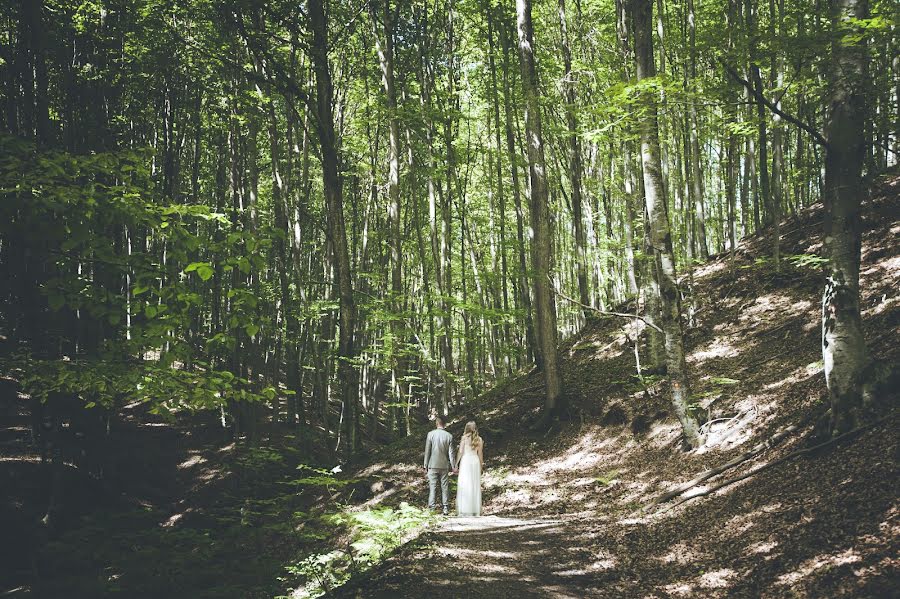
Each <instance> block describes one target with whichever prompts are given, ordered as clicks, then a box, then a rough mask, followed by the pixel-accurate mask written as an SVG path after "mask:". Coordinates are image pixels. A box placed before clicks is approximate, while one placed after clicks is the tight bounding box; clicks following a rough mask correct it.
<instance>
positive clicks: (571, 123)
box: [558, 0, 591, 318]
mask: <svg viewBox="0 0 900 599" xmlns="http://www.w3.org/2000/svg"><path fill="white" fill-rule="evenodd" d="M558 7H559V8H558V12H559V30H560V40H561V45H562V55H563V67H564V69H565V82H564V85H565V100H566V129H567V141H568V146H569V185H570V186H571V188H572V223H573V225H574V229H575V270H576V275H577V277H578V301H580V302H581V303H582V304H583V305H584V306H590V305H591V294H590V291H589V290H588V275H587V263H586V262H587V256H586V248H587V238H586V237H585V232H584V209H583V208H582V190H581V179H582V172H583V171H584V167H583V166H582V161H581V140H580V139H579V137H578V120H577V117H576V115H575V75H574V74H573V73H572V49H571V47H570V46H569V32H568V27H567V23H566V0H559V3H558ZM582 310H583V311H584V316H585V318H587V317H588V315H589V314H590V308H588V307H585V308H582Z"/></svg>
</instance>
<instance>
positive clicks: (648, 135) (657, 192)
mask: <svg viewBox="0 0 900 599" xmlns="http://www.w3.org/2000/svg"><path fill="white" fill-rule="evenodd" d="M632 11H633V13H632V17H633V19H634V40H635V45H634V47H635V64H636V68H637V79H638V81H642V80H644V79H649V78H652V77H654V76H655V75H656V69H655V66H654V63H653V36H652V31H651V23H652V14H653V0H632ZM644 102H645V106H646V108H647V110H646V113H645V115H644V119H643V121H642V123H641V155H642V156H643V164H644V193H645V202H646V204H647V214H648V217H649V220H650V242H651V244H652V247H653V253H654V256H655V262H656V265H657V268H658V272H659V288H660V289H659V297H660V303H661V314H662V319H661V320H662V328H663V330H664V331H665V337H666V361H667V371H668V376H669V382H670V386H671V392H672V406H673V408H674V410H675V414H676V416H677V417H678V420H679V421H680V422H681V426H682V429H683V430H684V435H685V438H686V439H687V442H688V443H689V444H690V445H691V447H697V446H698V445H700V443H701V439H700V434H699V424H698V422H697V419H696V417H695V416H694V414H693V413H692V411H691V407H690V401H691V400H690V384H689V379H688V375H687V365H686V363H685V359H684V336H683V333H682V329H681V306H680V298H679V291H678V282H677V277H676V272H675V256H674V254H673V251H672V235H671V232H670V229H669V219H668V215H667V213H666V194H665V188H664V186H663V181H662V172H661V165H660V155H659V130H658V124H657V108H656V98H655V97H654V96H653V95H652V94H647V95H646V96H645V98H644Z"/></svg>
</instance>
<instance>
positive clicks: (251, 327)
mask: <svg viewBox="0 0 900 599" xmlns="http://www.w3.org/2000/svg"><path fill="white" fill-rule="evenodd" d="M244 330H245V331H246V332H247V335H248V336H249V337H253V336H254V335H256V334H257V333H258V332H259V327H258V326H257V325H255V324H248V325H247V326H245V327H244Z"/></svg>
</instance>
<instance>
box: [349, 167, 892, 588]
mask: <svg viewBox="0 0 900 599" xmlns="http://www.w3.org/2000/svg"><path fill="white" fill-rule="evenodd" d="M873 195H874V196H875V197H874V198H873V199H872V200H871V201H869V202H867V203H866V204H865V208H864V230H865V236H864V244H863V254H862V261H863V268H862V275H861V287H862V290H863V297H862V306H863V309H864V313H863V318H864V322H865V327H866V335H867V339H868V342H869V345H870V348H871V350H872V351H873V353H874V355H875V356H877V357H879V358H880V359H882V360H884V361H886V362H888V363H890V364H897V363H898V358H900V343H898V342H897V340H898V339H900V291H898V285H897V282H898V280H900V201H898V195H900V179H898V178H893V179H889V180H886V181H884V182H882V183H881V184H880V186H879V187H878V188H877V189H876V192H875V193H874V194H873ZM821 213H822V208H821V206H820V205H819V206H813V207H811V208H810V209H808V210H806V211H804V212H803V213H801V214H799V215H797V216H796V217H795V218H791V219H788V220H787V221H786V222H785V223H783V225H782V231H783V235H784V237H783V242H782V252H783V254H784V255H785V256H787V257H788V258H787V259H786V260H785V261H784V264H783V267H782V270H781V272H780V273H779V274H776V273H775V272H774V268H773V267H772V265H771V264H770V263H768V261H766V260H765V259H764V258H763V257H764V256H766V255H768V251H767V250H768V245H767V244H768V242H769V240H768V239H767V238H766V237H764V236H757V237H752V238H748V239H745V240H744V241H743V242H742V243H741V245H740V248H739V251H738V252H737V255H736V257H735V260H734V261H733V262H730V261H729V259H728V257H727V256H720V257H716V258H713V259H712V260H711V261H710V262H708V263H707V264H705V265H703V266H702V267H701V268H698V269H697V270H696V271H695V272H694V289H693V294H694V295H693V298H692V299H693V302H692V303H693V305H694V316H693V318H694V322H693V323H691V325H692V326H689V327H688V328H687V330H686V335H687V347H688V349H689V352H690V353H689V357H688V364H689V368H690V371H691V375H692V377H693V381H694V394H695V396H696V397H699V398H701V400H702V402H703V404H704V406H705V407H707V408H708V409H709V411H710V413H711V417H712V418H713V420H714V421H713V422H712V423H711V425H709V427H710V435H709V442H708V443H707V446H706V447H705V448H703V449H702V450H700V451H695V452H690V453H684V452H682V451H681V449H680V441H679V437H680V432H679V428H678V425H677V422H676V421H675V420H674V419H673V418H672V417H671V416H670V415H669V410H668V406H667V399H666V397H665V394H664V392H663V386H662V384H660V382H659V381H658V380H655V379H650V380H649V381H645V384H641V382H640V381H638V380H637V379H636V378H635V377H633V376H632V374H633V373H634V372H635V369H634V357H633V351H632V348H631V346H630V345H629V343H628V340H627V337H626V335H625V332H626V330H627V328H628V327H630V326H631V325H627V324H626V323H625V321H622V320H610V319H604V320H602V321H599V322H595V323H593V324H591V325H590V326H588V327H587V328H586V330H584V331H583V333H582V334H581V335H580V336H579V337H578V338H577V339H572V340H569V341H568V342H567V343H566V344H565V345H564V346H563V348H562V350H563V356H564V360H563V368H564V373H565V380H566V383H567V385H568V389H569V393H570V397H571V400H572V418H571V419H570V420H569V421H567V422H564V423H563V424H562V425H560V426H559V427H557V428H555V429H553V430H551V431H550V432H549V433H546V434H544V433H536V432H533V431H532V430H531V424H532V423H534V422H535V421H536V420H537V417H538V413H539V410H540V406H541V403H542V397H541V391H542V387H541V379H540V375H539V373H535V372H532V373H529V374H526V375H523V376H521V377H519V378H516V379H513V380H510V381H508V382H507V383H506V384H503V385H500V386H498V387H497V388H495V389H493V390H491V391H489V392H488V393H485V394H484V395H483V396H482V397H481V398H480V399H479V401H478V402H477V403H476V404H475V405H471V406H467V407H466V408H465V409H464V411H463V412H461V413H456V414H454V420H453V421H452V422H451V424H450V426H449V429H450V430H451V432H453V433H454V435H455V436H457V437H458V435H459V434H460V433H461V431H462V427H463V425H464V423H465V421H467V420H469V419H472V418H474V419H476V420H478V421H479V423H480V426H481V429H482V434H483V436H484V437H485V440H486V445H487V447H486V472H485V476H484V481H483V484H484V490H485V513H486V514H487V515H488V516H489V517H487V518H483V519H482V520H481V521H479V522H472V521H469V520H465V519H452V518H451V519H450V520H449V521H447V522H446V523H444V524H443V525H441V526H439V527H438V528H436V529H433V530H431V531H429V532H427V533H426V534H423V535H421V536H420V537H419V538H418V539H416V540H415V541H413V542H412V543H410V544H408V545H407V546H405V547H404V548H402V549H401V550H400V551H399V552H398V553H397V554H396V555H395V556H394V557H392V558H391V559H389V560H388V561H387V562H385V563H384V564H382V565H381V566H379V567H377V568H375V569H374V570H373V571H371V572H370V573H369V574H367V575H365V576H363V577H360V578H358V579H355V580H353V581H351V582H350V583H349V584H347V585H345V586H344V587H341V588H340V589H338V590H337V591H336V592H334V593H333V594H332V595H333V596H335V597H345V596H347V597H349V596H354V597H393V596H429V597H459V596H462V595H463V594H467V593H469V592H476V593H478V594H479V595H480V596H487V597H507V596H515V595H519V596H534V597H566V596H571V597H587V596H597V597H644V596H651V597H669V596H672V597H677V596H703V597H717V596H722V597H724V596H728V597H732V596H739V597H741V596H747V597H756V596H771V597H781V596H789V597H794V596H801V597H851V596H852V597H884V596H890V595H893V594H896V593H898V592H900V578H898V559H897V555H898V548H900V547H898V541H900V522H898V515H900V511H898V510H900V503H898V497H900V478H898V476H897V474H898V472H897V457H898V438H900V436H898V434H897V433H898V432H900V426H898V419H897V418H896V413H895V408H896V404H897V395H896V392H895V393H894V394H893V395H887V396H884V397H882V398H881V401H882V402H883V404H884V414H885V417H884V418H883V419H882V420H881V421H880V422H879V423H878V424H876V425H875V426H873V427H870V428H868V429H866V430H864V431H861V432H860V433H858V434H855V435H851V436H850V437H848V438H846V439H843V440H841V441H840V442H837V443H834V444H831V445H828V446H826V447H823V448H821V449H818V450H815V451H808V452H806V453H804V454H801V455H797V456H792V454H793V452H796V451H797V450H800V449H804V448H807V449H808V448H810V447H812V446H813V445H814V444H815V443H817V441H814V440H813V438H812V432H813V430H812V429H813V424H812V423H813V422H814V421H815V420H816V418H817V417H818V416H820V415H821V414H822V413H823V412H824V409H825V407H826V395H825V383H824V376H823V373H822V365H821V352H820V347H819V335H820V331H819V326H820V325H819V322H820V321H819V318H820V313H819V310H820V308H819V306H820V303H819V302H820V294H821V290H822V276H821V272H820V268H819V267H818V266H817V265H816V255H817V254H819V253H820V251H821V247H820V242H819V241H818V239H819V237H820V234H819V231H821ZM791 425H794V426H796V430H791V429H788V430H787V431H785V429H786V427H789V426H791ZM782 431H784V433H783V434H780V433H781V432H782ZM422 435H424V431H423V433H422ZM773 437H775V438H776V439H779V438H781V439H783V440H781V442H779V443H777V444H774V446H773V447H771V448H767V449H765V450H764V451H762V452H760V453H759V454H757V455H756V456H755V457H754V458H753V459H750V460H748V461H746V462H744V463H742V464H740V465H738V466H737V467H735V468H733V469H730V470H728V471H726V472H724V473H723V474H721V475H719V476H716V477H712V478H710V479H709V480H708V481H706V482H704V483H703V484H702V485H699V486H696V487H694V488H693V489H691V490H690V491H689V492H688V496H690V495H691V494H692V493H694V494H697V493H701V496H698V497H696V498H694V499H688V498H687V497H685V496H682V497H681V498H680V499H676V500H674V501H672V502H669V503H666V504H663V505H660V506H653V505H652V502H653V500H654V499H655V498H657V497H659V496H660V494H661V493H663V492H664V491H666V490H667V489H669V488H671V487H672V486H674V485H675V484H677V483H681V482H685V481H688V480H690V479H692V478H693V477H694V476H696V475H697V474H699V473H701V472H703V471H704V470H706V469H708V468H711V467H715V466H718V465H721V464H724V463H726V462H728V461H729V460H731V459H733V458H735V457H736V456H739V455H741V454H743V453H744V452H747V451H748V450H749V449H750V448H752V447H754V446H756V445H757V444H759V443H761V442H764V441H767V440H771V439H772V438H773ZM420 445H421V439H420V438H411V439H408V440H406V441H404V442H401V443H399V444H396V445H394V446H391V447H389V448H387V449H385V450H383V451H381V452H380V453H379V454H378V455H377V456H376V458H375V460H374V461H373V462H371V463H369V464H366V465H364V466H362V467H361V468H360V469H359V470H358V471H357V472H356V473H355V476H359V477H362V478H363V480H364V481H366V484H364V485H357V486H356V487H355V489H356V490H357V491H359V490H362V493H361V494H360V493H356V495H355V497H356V498H357V499H359V498H363V499H365V500H366V501H364V502H363V503H360V504H359V507H360V508H364V507H371V506H375V505H381V504H398V503H399V502H401V501H409V502H410V503H416V504H422V503H423V501H424V499H425V495H426V492H427V484H426V482H425V480H424V478H423V477H422V476H421V470H420V465H419V461H420V459H421V458H420V455H421V454H420V451H421V448H420ZM782 458H786V459H784V461H781V462H778V460H779V459H782ZM766 465H771V467H769V468H767V469H766V470H765V471H764V472H760V473H759V474H753V472H754V471H755V470H756V469H758V468H761V467H763V466H766ZM741 475H747V476H746V477H745V478H744V479H743V480H741V481H739V482H736V483H735V484H730V485H727V486H725V487H723V488H722V489H720V490H718V491H715V492H712V493H709V494H707V495H702V493H703V492H704V491H708V490H709V488H710V487H712V486H714V485H717V484H719V483H721V482H722V481H725V480H728V479H731V478H733V477H738V476H741ZM703 485H706V486H705V487H704V486H703ZM348 499H351V498H350V497H348ZM351 500H352V499H351ZM673 506H674V507H673Z"/></svg>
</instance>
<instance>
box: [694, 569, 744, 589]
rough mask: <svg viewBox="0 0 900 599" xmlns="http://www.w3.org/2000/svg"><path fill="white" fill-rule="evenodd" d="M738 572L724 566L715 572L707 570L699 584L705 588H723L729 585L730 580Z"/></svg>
mask: <svg viewBox="0 0 900 599" xmlns="http://www.w3.org/2000/svg"><path fill="white" fill-rule="evenodd" d="M736 574H737V573H736V572H735V571H734V570H732V569H731V568H722V569H721V570H716V571H715V572H706V573H704V574H703V575H702V576H700V581H699V584H700V586H701V587H703V588H704V589H721V588H722V587H725V586H727V585H728V581H729V580H730V579H732V578H734V577H735V575H736Z"/></svg>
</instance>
